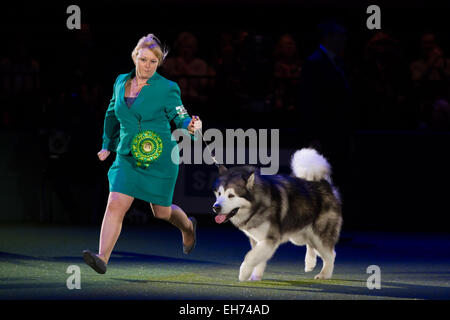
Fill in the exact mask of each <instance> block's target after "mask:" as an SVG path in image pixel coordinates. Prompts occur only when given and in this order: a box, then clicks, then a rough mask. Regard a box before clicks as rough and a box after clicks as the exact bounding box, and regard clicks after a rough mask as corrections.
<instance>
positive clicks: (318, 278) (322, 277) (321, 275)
mask: <svg viewBox="0 0 450 320" xmlns="http://www.w3.org/2000/svg"><path fill="white" fill-rule="evenodd" d="M314 279H315V280H327V279H331V274H330V275H328V274H325V273H322V272H321V273H319V274H318V275H316V276H315V277H314Z"/></svg>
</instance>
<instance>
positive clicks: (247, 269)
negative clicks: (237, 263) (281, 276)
mask: <svg viewBox="0 0 450 320" xmlns="http://www.w3.org/2000/svg"><path fill="white" fill-rule="evenodd" d="M277 247H278V243H277V242H275V241H272V240H264V241H260V242H258V243H257V244H256V245H255V246H254V247H253V249H252V250H250V251H249V252H248V253H247V254H246V255H245V259H244V262H242V264H241V267H240V269H239V281H246V280H249V278H250V276H251V274H252V271H253V269H254V268H255V267H256V266H257V265H259V264H261V263H266V262H267V260H269V259H270V258H271V257H272V255H273V253H274V252H275V250H276V249H277Z"/></svg>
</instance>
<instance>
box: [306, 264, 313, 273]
mask: <svg viewBox="0 0 450 320" xmlns="http://www.w3.org/2000/svg"><path fill="white" fill-rule="evenodd" d="M314 267H315V266H308V265H306V266H305V272H311V271H313V270H314Z"/></svg>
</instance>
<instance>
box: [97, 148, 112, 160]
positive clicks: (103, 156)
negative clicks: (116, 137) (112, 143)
mask: <svg viewBox="0 0 450 320" xmlns="http://www.w3.org/2000/svg"><path fill="white" fill-rule="evenodd" d="M110 153H111V152H110V151H109V150H106V149H102V150H100V151H99V152H98V153H97V156H98V158H99V159H100V160H101V161H103V160H105V159H106V158H108V156H109V154H110Z"/></svg>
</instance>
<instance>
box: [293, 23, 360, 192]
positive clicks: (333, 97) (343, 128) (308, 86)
mask: <svg viewBox="0 0 450 320" xmlns="http://www.w3.org/2000/svg"><path fill="white" fill-rule="evenodd" d="M318 31H319V44H320V45H319V48H317V50H316V51H315V52H314V53H313V54H312V55H310V56H309V57H308V58H307V59H306V61H305V63H304V64H303V67H302V71H301V76H300V116H299V118H298V119H299V122H298V126H299V127H300V129H301V132H302V137H301V138H303V139H305V141H302V144H306V145H308V144H309V145H310V146H312V147H314V148H315V149H317V150H318V151H319V152H321V153H322V154H323V155H324V156H325V157H327V158H328V159H329V160H330V163H331V164H332V165H333V170H334V173H333V177H334V180H335V181H336V184H337V185H338V186H340V187H341V190H342V192H343V194H344V195H345V191H346V190H345V189H346V188H345V186H344V183H345V182H346V181H347V180H348V179H349V176H348V175H346V169H347V168H346V166H347V165H348V163H349V162H348V160H349V151H350V134H351V125H352V118H351V117H352V115H351V99H350V89H349V84H348V82H347V78H346V74H345V70H344V63H343V57H344V50H345V44H346V40H347V30H346V28H345V27H344V26H342V25H341V24H338V23H337V22H336V21H335V20H332V19H330V20H324V21H322V22H321V23H320V24H319V25H318Z"/></svg>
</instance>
